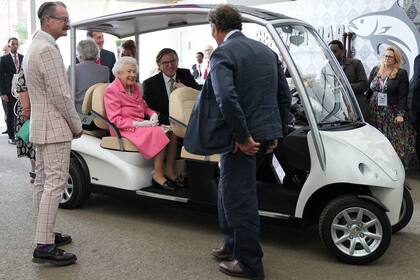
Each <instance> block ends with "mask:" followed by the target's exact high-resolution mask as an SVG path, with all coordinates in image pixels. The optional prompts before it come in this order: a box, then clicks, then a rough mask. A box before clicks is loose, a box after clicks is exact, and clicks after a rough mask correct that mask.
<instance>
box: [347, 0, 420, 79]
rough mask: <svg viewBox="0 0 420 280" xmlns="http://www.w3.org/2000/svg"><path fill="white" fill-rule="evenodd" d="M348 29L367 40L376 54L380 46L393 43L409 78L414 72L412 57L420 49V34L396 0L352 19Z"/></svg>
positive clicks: (414, 56)
mask: <svg viewBox="0 0 420 280" xmlns="http://www.w3.org/2000/svg"><path fill="white" fill-rule="evenodd" d="M349 30H350V31H351V32H354V33H355V34H356V35H357V36H359V37H361V38H363V39H366V40H369V41H370V43H371V45H372V48H373V49H374V50H375V52H376V54H378V55H379V54H380V47H381V45H384V46H385V47H386V46H388V45H393V46H395V47H397V48H398V49H399V50H400V52H401V56H402V59H403V60H404V62H403V63H404V64H403V65H402V66H403V67H404V68H405V69H406V70H407V71H408V73H409V78H410V79H411V78H412V76H413V74H414V59H415V58H416V56H417V55H418V54H419V50H420V34H419V32H418V30H417V28H416V26H415V25H414V23H413V22H412V21H411V20H410V19H409V18H408V16H407V14H406V13H405V11H404V10H403V9H402V8H401V7H400V6H399V5H398V3H397V2H395V3H394V5H393V6H392V7H391V8H390V9H388V10H385V11H380V12H373V13H368V14H365V15H361V16H359V17H356V18H354V19H352V20H351V21H350V23H349Z"/></svg>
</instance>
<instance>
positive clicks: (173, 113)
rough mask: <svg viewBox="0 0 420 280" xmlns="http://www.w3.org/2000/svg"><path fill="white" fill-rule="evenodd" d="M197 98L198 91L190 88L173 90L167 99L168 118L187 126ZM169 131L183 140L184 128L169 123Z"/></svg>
mask: <svg viewBox="0 0 420 280" xmlns="http://www.w3.org/2000/svg"><path fill="white" fill-rule="evenodd" d="M197 96H198V91H197V90H195V89H193V88H190V87H181V88H177V89H176V90H174V91H173V92H172V93H171V95H170V97H169V116H170V117H172V118H174V119H176V120H178V121H180V122H181V123H183V124H185V125H187V124H188V121H189V120H190V116H191V112H192V109H193V107H194V103H195V100H196V99H197ZM171 129H172V131H173V132H174V133H175V135H176V136H178V137H181V138H184V135H185V131H186V128H185V127H182V126H180V125H179V124H176V123H175V122H171Z"/></svg>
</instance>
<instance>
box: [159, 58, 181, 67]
mask: <svg viewBox="0 0 420 280" xmlns="http://www.w3.org/2000/svg"><path fill="white" fill-rule="evenodd" d="M176 63H177V60H176V59H172V60H169V61H162V62H161V63H160V64H162V65H164V66H168V65H169V64H171V65H175V64H176Z"/></svg>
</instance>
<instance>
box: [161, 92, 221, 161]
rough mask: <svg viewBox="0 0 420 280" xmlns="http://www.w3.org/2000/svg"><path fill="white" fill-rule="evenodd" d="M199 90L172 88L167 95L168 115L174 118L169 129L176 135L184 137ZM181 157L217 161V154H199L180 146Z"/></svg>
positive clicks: (218, 157)
mask: <svg viewBox="0 0 420 280" xmlns="http://www.w3.org/2000/svg"><path fill="white" fill-rule="evenodd" d="M198 94H199V92H198V91H197V90H195V89H193V88H190V87H182V88H177V89H176V90H174V91H173V92H172V93H171V95H170V97H169V115H170V117H171V118H173V119H175V120H170V123H171V129H172V131H173V132H174V133H175V135H176V136H178V137H181V138H184V136H185V131H186V126H187V124H188V122H189V120H190V116H191V112H192V109H193V107H194V104H195V100H196V99H197V96H198ZM181 157H182V158H187V159H194V160H202V161H215V162H217V161H219V160H220V156H219V155H211V156H200V155H194V154H191V153H189V152H188V151H187V150H185V148H184V147H182V150H181Z"/></svg>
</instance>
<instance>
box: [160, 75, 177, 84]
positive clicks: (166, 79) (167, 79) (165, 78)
mask: <svg viewBox="0 0 420 280" xmlns="http://www.w3.org/2000/svg"><path fill="white" fill-rule="evenodd" d="M162 75H163V79H164V80H165V84H168V83H169V80H170V79H171V77H168V76H166V75H165V73H163V72H162ZM172 79H174V80H175V81H176V73H175V75H174V76H173V77H172Z"/></svg>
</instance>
